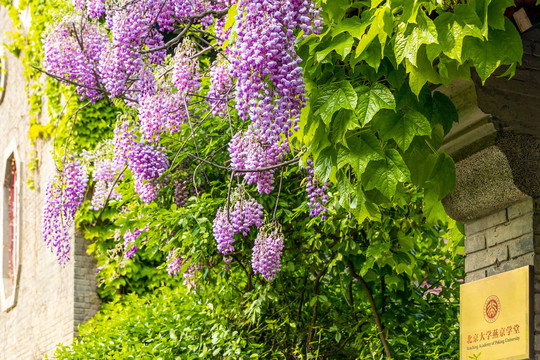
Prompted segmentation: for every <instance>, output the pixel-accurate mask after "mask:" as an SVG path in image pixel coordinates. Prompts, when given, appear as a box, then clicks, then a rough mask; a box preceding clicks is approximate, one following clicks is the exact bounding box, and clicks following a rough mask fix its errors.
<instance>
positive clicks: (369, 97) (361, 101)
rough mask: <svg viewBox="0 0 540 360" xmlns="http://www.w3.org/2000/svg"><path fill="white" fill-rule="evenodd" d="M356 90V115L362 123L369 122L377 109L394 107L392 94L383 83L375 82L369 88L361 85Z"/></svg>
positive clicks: (394, 102)
mask: <svg viewBox="0 0 540 360" xmlns="http://www.w3.org/2000/svg"><path fill="white" fill-rule="evenodd" d="M356 92H357V93H358V105H357V107H356V115H357V116H358V120H359V121H360V123H361V124H362V125H366V124H367V123H369V122H370V121H371V120H372V119H373V116H374V115H375V114H376V113H377V112H378V111H379V110H381V109H395V108H396V100H395V99H394V95H393V94H392V92H391V91H390V89H388V88H387V87H386V86H384V85H383V84H380V83H375V84H373V86H372V87H371V88H370V87H368V86H361V87H358V88H357V89H356Z"/></svg>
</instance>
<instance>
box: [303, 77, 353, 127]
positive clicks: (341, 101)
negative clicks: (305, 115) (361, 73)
mask: <svg viewBox="0 0 540 360" xmlns="http://www.w3.org/2000/svg"><path fill="white" fill-rule="evenodd" d="M357 100H358V97H357V95H356V92H355V91H354V89H353V87H352V85H351V83H350V82H348V81H346V80H343V81H339V82H333V83H331V84H329V85H326V86H325V87H323V89H322V91H320V92H319V94H318V95H317V96H316V98H315V100H314V101H315V102H314V104H313V106H312V107H313V110H315V115H320V116H321V118H322V120H323V121H324V123H325V124H327V125H328V124H329V123H330V121H331V120H332V116H333V115H334V113H335V112H336V111H338V110H339V109H342V108H343V109H349V110H354V109H355V108H356V103H357Z"/></svg>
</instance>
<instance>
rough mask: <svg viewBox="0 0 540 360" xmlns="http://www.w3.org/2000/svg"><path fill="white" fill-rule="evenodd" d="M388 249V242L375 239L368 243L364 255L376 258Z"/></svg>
mask: <svg viewBox="0 0 540 360" xmlns="http://www.w3.org/2000/svg"><path fill="white" fill-rule="evenodd" d="M389 250H390V243H387V242H382V241H376V242H373V243H371V244H369V247H368V249H367V251H366V256H367V257H372V258H374V259H375V260H378V259H380V258H381V257H382V256H383V255H384V254H385V253H386V252H388V251H389Z"/></svg>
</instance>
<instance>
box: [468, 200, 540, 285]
mask: <svg viewBox="0 0 540 360" xmlns="http://www.w3.org/2000/svg"><path fill="white" fill-rule="evenodd" d="M533 205H534V203H533V200H532V199H527V200H525V201H521V202H518V203H515V204H512V205H510V206H508V207H507V208H505V209H502V210H499V211H497V212H495V213H493V214H491V215H487V216H484V217H482V218H480V219H477V220H474V221H471V222H468V223H465V232H466V235H467V239H466V240H465V254H466V255H467V257H466V259H465V272H466V274H467V275H466V279H465V280H466V281H467V282H470V281H474V280H478V279H482V278H484V277H486V276H491V275H494V274H498V273H501V272H504V271H508V270H512V269H517V268H519V267H521V266H525V265H534V255H535V252H534V232H533V220H534V216H535V212H534V206H533Z"/></svg>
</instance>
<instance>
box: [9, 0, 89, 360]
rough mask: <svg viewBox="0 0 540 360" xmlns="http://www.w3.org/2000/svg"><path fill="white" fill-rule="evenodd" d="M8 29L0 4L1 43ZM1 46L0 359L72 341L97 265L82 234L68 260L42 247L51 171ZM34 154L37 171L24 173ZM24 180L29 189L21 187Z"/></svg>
mask: <svg viewBox="0 0 540 360" xmlns="http://www.w3.org/2000/svg"><path fill="white" fill-rule="evenodd" d="M11 27H12V22H11V20H10V18H9V16H8V13H7V10H6V9H5V8H4V7H0V45H1V44H2V43H4V42H9V39H8V38H7V36H8V35H6V32H8V31H11V30H12V29H11ZM0 49H1V46H0ZM0 51H2V52H3V60H2V61H1V65H0V68H1V71H0V74H2V75H0V89H1V90H0V128H1V129H2V136H0V159H1V160H2V163H1V164H0V176H2V177H3V184H4V185H3V187H2V188H1V191H2V193H1V194H0V197H1V198H2V199H3V201H2V202H1V206H0V215H1V216H2V221H1V222H0V224H1V225H2V228H1V229H0V234H1V236H2V239H0V243H1V244H2V247H1V251H2V253H1V254H0V275H1V278H2V279H1V283H0V360H11V359H17V360H24V359H43V357H44V356H45V354H49V355H51V354H52V353H53V352H54V349H55V347H56V345H57V344H58V343H64V344H69V343H71V341H72V340H73V338H74V336H75V335H76V328H77V325H78V324H80V323H83V322H85V321H87V320H88V319H90V318H91V317H92V316H93V315H94V314H95V313H96V312H97V310H98V309H99V307H100V302H99V298H98V296H97V293H96V276H95V274H96V265H95V261H94V259H93V257H92V256H88V255H87V253H86V246H87V243H86V241H85V240H84V239H83V238H82V236H74V238H73V243H72V250H71V261H70V262H69V263H68V264H67V265H66V266H63V267H62V266H60V265H58V262H57V259H56V255H55V254H54V253H52V252H51V251H50V249H48V248H47V247H46V246H45V243H44V241H43V237H42V235H41V212H42V204H43V191H44V188H45V184H46V181H47V179H48V178H49V177H51V176H52V175H54V173H55V171H56V169H55V166H54V163H53V161H52V158H51V156H50V155H49V154H50V150H51V142H50V141H42V140H38V141H37V142H36V144H35V145H31V144H30V141H29V139H28V133H29V126H30V118H29V111H30V106H29V104H28V102H27V100H26V90H25V86H26V83H25V80H24V78H23V66H22V65H21V62H20V61H19V59H17V58H16V57H15V56H14V55H13V54H10V53H8V52H7V51H5V50H0ZM41 120H42V122H46V119H41ZM35 154H37V157H38V159H37V160H38V169H37V170H36V171H34V172H30V171H29V170H28V164H29V163H30V162H31V161H32V159H33V157H35ZM30 178H31V179H32V180H34V186H35V189H33V190H32V189H30V187H29V186H28V185H27V183H28V180H29V179H30Z"/></svg>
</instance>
